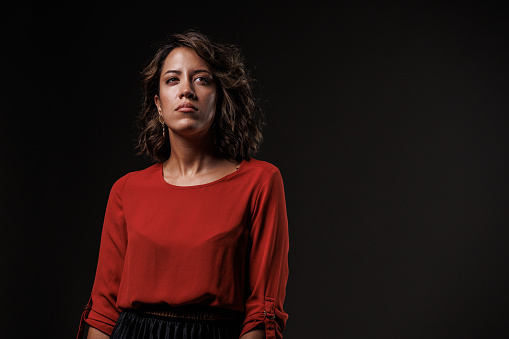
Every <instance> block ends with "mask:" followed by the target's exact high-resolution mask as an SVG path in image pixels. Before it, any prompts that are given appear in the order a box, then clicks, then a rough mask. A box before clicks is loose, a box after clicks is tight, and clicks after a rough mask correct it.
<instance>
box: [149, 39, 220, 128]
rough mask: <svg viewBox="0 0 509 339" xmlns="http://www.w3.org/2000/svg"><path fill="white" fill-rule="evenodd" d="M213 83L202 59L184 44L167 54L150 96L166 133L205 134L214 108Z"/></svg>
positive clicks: (211, 119) (210, 123)
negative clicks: (157, 84) (160, 116)
mask: <svg viewBox="0 0 509 339" xmlns="http://www.w3.org/2000/svg"><path fill="white" fill-rule="evenodd" d="M216 98H217V93H216V83H215V80H214V77H213V75H212V72H211V71H210V69H209V67H208V66H207V63H206V62H205V60H203V59H202V58H200V57H199V56H198V55H197V54H196V52H195V51H194V50H193V49H191V48H187V47H178V48H175V49H174V50H172V51H171V52H170V54H168V56H167V57H166V60H165V61H164V65H163V68H162V71H161V76H160V79H159V94H158V95H156V96H155V98H154V100H155V103H156V106H157V109H158V111H159V115H162V117H163V119H164V122H165V124H166V126H168V131H169V133H170V137H171V136H172V134H179V135H182V136H192V135H204V134H207V133H208V132H209V130H210V126H211V125H212V121H213V120H214V115H215V110H216Z"/></svg>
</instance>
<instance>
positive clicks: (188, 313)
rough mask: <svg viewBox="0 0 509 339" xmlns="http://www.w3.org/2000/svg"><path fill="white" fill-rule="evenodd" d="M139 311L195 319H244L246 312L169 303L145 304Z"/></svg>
mask: <svg viewBox="0 0 509 339" xmlns="http://www.w3.org/2000/svg"><path fill="white" fill-rule="evenodd" d="M138 312H141V313H144V314H149V315H156V316H159V317H165V318H178V319H193V320H239V321H241V320H243V319H244V318H245V314H244V312H239V311H234V310H230V309H227V308H220V307H211V306H202V305H184V306H177V307H173V306H170V305H167V304H161V305H143V306H142V307H140V308H139V309H138Z"/></svg>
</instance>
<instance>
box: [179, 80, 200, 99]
mask: <svg viewBox="0 0 509 339" xmlns="http://www.w3.org/2000/svg"><path fill="white" fill-rule="evenodd" d="M179 96H180V98H181V99H182V98H188V99H194V98H196V94H195V93H194V90H193V87H192V85H191V84H189V83H185V84H182V88H181V92H180V95H179Z"/></svg>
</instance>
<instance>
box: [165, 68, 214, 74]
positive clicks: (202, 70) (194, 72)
mask: <svg viewBox="0 0 509 339" xmlns="http://www.w3.org/2000/svg"><path fill="white" fill-rule="evenodd" d="M203 72H205V73H208V74H210V75H212V73H211V72H210V71H208V70H206V69H197V70H195V71H193V72H192V73H191V74H196V73H203ZM167 73H176V74H182V72H181V71H179V70H176V69H169V70H167V71H166V72H164V74H167ZM164 74H163V75H164Z"/></svg>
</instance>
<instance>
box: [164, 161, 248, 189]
mask: <svg viewBox="0 0 509 339" xmlns="http://www.w3.org/2000/svg"><path fill="white" fill-rule="evenodd" d="M245 163H246V159H242V161H241V162H240V165H239V167H238V169H236V170H235V171H233V172H231V173H229V174H227V175H225V176H224V177H221V178H219V179H216V180H214V181H211V182H207V183H204V184H199V185H190V186H179V185H174V184H170V183H169V182H167V181H166V180H164V170H163V163H162V162H160V163H159V169H158V171H157V172H158V173H159V174H158V177H159V179H160V180H161V181H162V183H163V184H165V185H166V186H168V187H171V188H175V189H179V190H187V189H196V188H202V187H207V186H211V185H215V184H217V183H220V182H221V181H224V180H226V179H229V178H231V177H233V176H235V175H236V174H237V173H239V172H240V171H241V170H242V169H243V168H244V165H245Z"/></svg>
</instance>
